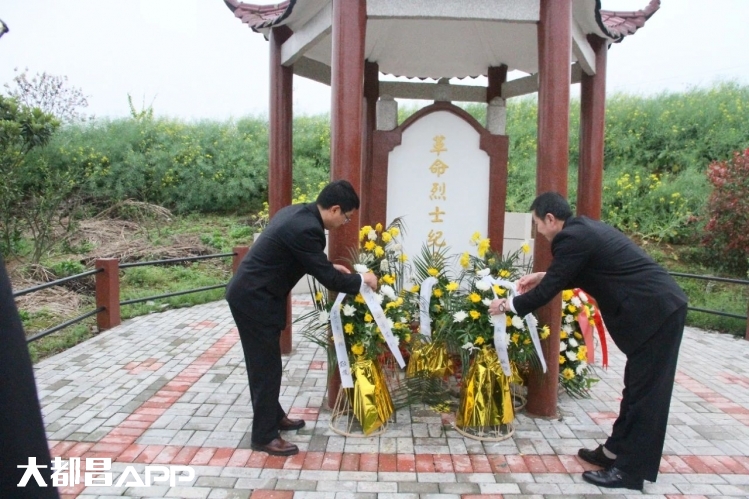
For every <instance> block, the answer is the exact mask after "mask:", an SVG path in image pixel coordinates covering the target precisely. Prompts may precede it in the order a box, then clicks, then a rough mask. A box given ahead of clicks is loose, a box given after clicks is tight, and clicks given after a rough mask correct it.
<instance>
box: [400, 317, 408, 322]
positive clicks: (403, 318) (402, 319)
mask: <svg viewBox="0 0 749 499" xmlns="http://www.w3.org/2000/svg"><path fill="white" fill-rule="evenodd" d="M400 321H401V322H402V323H403V324H406V323H407V322H408V319H406V318H405V317H401V318H400Z"/></svg>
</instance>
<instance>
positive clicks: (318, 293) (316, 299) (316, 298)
mask: <svg viewBox="0 0 749 499" xmlns="http://www.w3.org/2000/svg"><path fill="white" fill-rule="evenodd" d="M315 301H322V291H318V292H317V293H315Z"/></svg>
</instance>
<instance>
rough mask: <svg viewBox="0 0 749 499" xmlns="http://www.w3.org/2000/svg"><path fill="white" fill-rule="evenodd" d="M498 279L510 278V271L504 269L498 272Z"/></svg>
mask: <svg viewBox="0 0 749 499" xmlns="http://www.w3.org/2000/svg"><path fill="white" fill-rule="evenodd" d="M499 277H502V278H507V277H510V271H509V270H505V269H502V270H500V271H499Z"/></svg>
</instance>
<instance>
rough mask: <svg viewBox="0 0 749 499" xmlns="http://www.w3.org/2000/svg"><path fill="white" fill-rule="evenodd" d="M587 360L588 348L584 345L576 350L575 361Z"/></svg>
mask: <svg viewBox="0 0 749 499" xmlns="http://www.w3.org/2000/svg"><path fill="white" fill-rule="evenodd" d="M587 358H588V347H586V346H585V345H580V348H578V349H577V360H585V359H587Z"/></svg>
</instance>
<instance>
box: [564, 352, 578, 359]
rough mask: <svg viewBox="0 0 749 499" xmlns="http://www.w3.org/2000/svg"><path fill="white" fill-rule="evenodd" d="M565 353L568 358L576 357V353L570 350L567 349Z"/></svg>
mask: <svg viewBox="0 0 749 499" xmlns="http://www.w3.org/2000/svg"><path fill="white" fill-rule="evenodd" d="M565 355H566V356H567V358H568V359H569V360H576V359H577V353H575V352H573V351H572V350H569V351H568V352H567V353H566V354H565Z"/></svg>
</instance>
